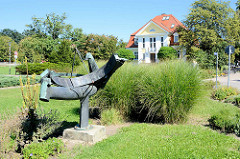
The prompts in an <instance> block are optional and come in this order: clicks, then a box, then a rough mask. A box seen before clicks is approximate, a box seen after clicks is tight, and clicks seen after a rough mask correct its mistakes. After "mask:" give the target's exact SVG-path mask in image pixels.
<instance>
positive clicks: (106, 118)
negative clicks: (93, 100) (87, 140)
mask: <svg viewBox="0 0 240 159" xmlns="http://www.w3.org/2000/svg"><path fill="white" fill-rule="evenodd" d="M101 123H102V124H103V125H111V124H119V123H122V117H121V115H120V113H119V111H118V110H116V109H114V108H111V109H107V110H103V111H102V113H101Z"/></svg>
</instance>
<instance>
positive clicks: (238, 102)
mask: <svg viewBox="0 0 240 159" xmlns="http://www.w3.org/2000/svg"><path fill="white" fill-rule="evenodd" d="M234 99H235V102H236V105H237V106H238V107H240V95H239V96H237V97H235V98H234Z"/></svg>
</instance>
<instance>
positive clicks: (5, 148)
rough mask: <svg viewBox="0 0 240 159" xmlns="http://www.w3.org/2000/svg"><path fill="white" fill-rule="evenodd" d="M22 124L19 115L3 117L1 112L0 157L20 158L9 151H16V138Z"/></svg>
mask: <svg viewBox="0 0 240 159" xmlns="http://www.w3.org/2000/svg"><path fill="white" fill-rule="evenodd" d="M20 124H21V123H20V122H19V120H18V116H17V115H14V116H11V117H7V115H5V117H3V115H1V114H0V158H18V157H17V156H11V154H10V153H9V152H11V151H15V150H16V148H17V143H16V141H15V139H16V134H17V133H18V131H19V130H18V128H19V127H20Z"/></svg>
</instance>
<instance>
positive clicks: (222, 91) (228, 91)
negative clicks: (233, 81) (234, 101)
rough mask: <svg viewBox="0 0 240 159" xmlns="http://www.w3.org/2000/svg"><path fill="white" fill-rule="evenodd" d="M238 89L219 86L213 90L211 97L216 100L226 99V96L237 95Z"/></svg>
mask: <svg viewBox="0 0 240 159" xmlns="http://www.w3.org/2000/svg"><path fill="white" fill-rule="evenodd" d="M237 94H238V90H237V89H235V88H232V87H221V88H218V89H216V90H214V91H213V93H212V98H213V99H216V100H223V99H226V98H227V97H228V96H232V95H237Z"/></svg>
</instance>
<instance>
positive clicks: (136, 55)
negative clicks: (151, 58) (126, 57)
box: [134, 52, 138, 60]
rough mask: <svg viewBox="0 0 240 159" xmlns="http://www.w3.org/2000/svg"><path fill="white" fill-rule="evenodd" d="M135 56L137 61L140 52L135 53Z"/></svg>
mask: <svg viewBox="0 0 240 159" xmlns="http://www.w3.org/2000/svg"><path fill="white" fill-rule="evenodd" d="M134 56H135V58H134V60H137V59H138V52H134Z"/></svg>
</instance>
